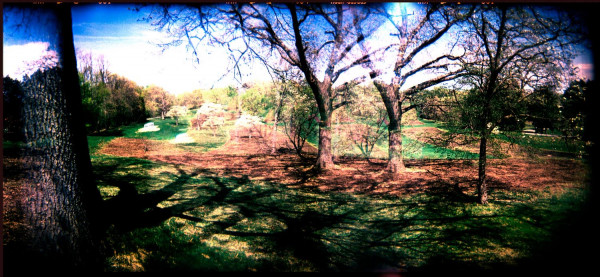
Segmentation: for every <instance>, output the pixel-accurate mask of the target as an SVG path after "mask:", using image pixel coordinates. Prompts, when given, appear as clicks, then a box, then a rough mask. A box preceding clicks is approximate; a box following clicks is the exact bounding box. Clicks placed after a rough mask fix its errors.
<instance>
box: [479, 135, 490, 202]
mask: <svg viewBox="0 0 600 277" xmlns="http://www.w3.org/2000/svg"><path fill="white" fill-rule="evenodd" d="M486 164H487V136H485V135H482V136H481V140H480V141H479V178H478V180H477V198H478V201H479V204H483V205H485V204H487V203H488V192H487V183H486V174H485V167H486Z"/></svg>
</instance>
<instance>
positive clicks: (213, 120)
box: [192, 102, 226, 136]
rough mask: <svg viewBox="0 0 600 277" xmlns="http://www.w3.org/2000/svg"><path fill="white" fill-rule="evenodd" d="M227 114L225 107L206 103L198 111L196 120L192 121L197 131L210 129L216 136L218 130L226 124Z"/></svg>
mask: <svg viewBox="0 0 600 277" xmlns="http://www.w3.org/2000/svg"><path fill="white" fill-rule="evenodd" d="M225 113H226V111H225V108H224V107H223V105H220V104H215V103H211V102H206V103H204V104H202V106H201V107H200V109H198V111H196V118H195V119H193V120H192V126H196V130H200V128H210V129H211V130H212V131H213V136H216V132H217V129H219V128H220V127H221V126H223V125H224V124H225Z"/></svg>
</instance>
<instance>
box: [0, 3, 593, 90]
mask: <svg viewBox="0 0 600 277" xmlns="http://www.w3.org/2000/svg"><path fill="white" fill-rule="evenodd" d="M132 7H133V6H131V5H125V4H112V5H100V4H79V5H75V6H74V7H73V9H72V16H73V38H74V44H75V48H76V50H78V51H83V52H91V53H92V54H93V55H94V56H96V57H97V56H100V55H101V56H103V57H104V59H105V60H106V61H107V65H108V70H109V71H110V72H112V73H116V74H118V75H121V76H123V77H126V78H128V79H130V80H132V81H134V82H136V83H137V84H138V85H141V86H148V85H157V86H160V87H163V88H164V89H165V90H166V91H168V92H171V93H173V94H180V93H183V92H189V91H193V90H195V89H209V88H211V87H213V86H214V87H225V86H227V85H233V86H239V84H237V83H236V82H235V81H234V80H233V79H232V78H231V77H226V78H224V79H222V80H221V81H220V82H217V81H218V80H219V78H221V77H222V76H223V74H224V73H225V72H226V65H227V63H226V62H225V61H226V60H227V57H226V53H225V51H224V50H223V49H219V48H205V49H203V50H204V51H203V52H201V53H200V64H194V63H193V62H192V57H193V56H192V54H191V53H190V52H189V51H187V50H186V48H185V43H184V44H182V45H180V46H178V47H170V48H168V49H166V50H164V49H161V48H160V47H158V46H157V45H155V44H154V43H156V42H159V41H164V40H166V39H167V37H166V35H165V34H164V33H161V32H159V31H156V30H154V29H153V27H152V26H151V25H150V23H148V22H144V21H141V20H140V19H141V18H142V17H143V16H144V15H145V13H144V12H135V11H133V10H131V9H130V8H132ZM409 13H410V11H409ZM5 21H6V20H5ZM47 27H48V26H43V24H42V26H40V27H38V28H40V29H43V28H47ZM30 32H32V34H30V35H29V36H28V37H26V38H25V37H21V36H19V35H14V33H11V32H8V33H7V26H6V24H5V26H4V34H5V36H4V41H3V43H4V45H3V46H4V49H3V52H4V53H3V54H4V59H3V60H4V64H3V72H4V76H7V75H8V76H11V77H13V78H18V79H20V78H21V77H22V75H23V74H30V73H32V70H33V69H32V68H33V67H35V66H40V64H39V62H38V64H36V61H38V60H39V57H42V56H44V57H46V59H44V61H45V62H44V63H43V64H42V65H41V66H48V65H52V64H53V63H56V52H54V49H52V43H51V42H48V40H49V39H48V38H42V37H38V36H36V33H35V30H30ZM50 40H51V39H50ZM162 50H164V52H163V51H162ZM575 62H576V63H577V64H579V67H580V69H581V72H582V75H583V76H582V77H588V78H591V76H592V73H593V66H592V64H591V56H589V55H588V56H582V57H580V58H578V59H577V60H576V61H575ZM253 71H255V72H254V73H255V74H253V75H251V76H249V78H258V79H260V80H263V81H266V80H268V79H269V78H268V74H266V73H265V71H264V70H261V68H260V66H257V67H255V69H253ZM246 80H248V79H246ZM246 80H244V81H246Z"/></svg>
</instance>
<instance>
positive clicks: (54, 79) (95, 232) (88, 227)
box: [16, 4, 103, 272]
mask: <svg viewBox="0 0 600 277" xmlns="http://www.w3.org/2000/svg"><path fill="white" fill-rule="evenodd" d="M48 11H49V12H50V14H51V15H52V16H53V17H54V19H55V22H51V23H50V24H54V23H55V24H56V27H57V28H56V30H57V33H58V41H56V42H54V43H55V44H57V50H58V51H57V52H58V53H59V65H60V67H55V68H52V69H47V70H45V71H44V72H42V71H37V72H36V73H34V74H33V75H32V76H31V77H27V78H26V79H25V82H24V93H25V97H24V107H23V127H24V136H25V139H26V149H25V151H24V155H25V156H24V161H25V162H24V165H23V166H24V167H25V168H24V171H25V177H24V178H23V181H22V182H23V183H22V185H23V188H24V189H25V191H26V192H27V193H26V197H24V199H23V200H22V202H21V203H20V205H21V208H22V211H23V215H24V220H25V224H26V225H27V226H28V232H27V234H25V237H26V238H27V242H26V245H25V247H24V248H23V249H19V250H18V251H19V252H20V253H17V254H16V255H17V256H18V255H23V257H25V258H26V261H27V263H28V266H26V267H24V268H18V270H19V271H21V270H22V271H40V270H44V271H45V272H46V271H97V270H100V269H101V265H102V260H101V255H100V243H99V239H100V235H101V233H102V230H103V229H102V228H101V227H102V225H100V224H99V223H100V221H99V207H100V205H101V201H102V200H101V197H100V193H99V191H98V188H97V187H96V186H95V183H94V182H93V178H92V176H91V174H92V170H91V163H90V156H89V150H88V144H87V138H86V134H85V125H84V123H83V121H82V120H81V119H82V118H83V117H82V116H81V114H82V111H83V110H82V104H81V93H80V88H79V81H78V75H77V67H76V60H75V50H74V46H73V34H72V25H71V24H72V23H71V6H70V5H66V4H63V5H56V6H54V7H52V8H49V9H48Z"/></svg>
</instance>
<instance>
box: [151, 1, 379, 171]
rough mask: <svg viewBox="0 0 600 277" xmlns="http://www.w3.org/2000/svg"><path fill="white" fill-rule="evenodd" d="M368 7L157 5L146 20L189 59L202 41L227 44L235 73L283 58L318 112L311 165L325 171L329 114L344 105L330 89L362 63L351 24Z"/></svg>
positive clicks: (364, 17)
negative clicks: (188, 53)
mask: <svg viewBox="0 0 600 277" xmlns="http://www.w3.org/2000/svg"><path fill="white" fill-rule="evenodd" d="M369 7H370V6H369V5H365V6H359V5H354V6H346V5H323V4H313V5H294V4H253V3H239V4H234V5H216V6H205V5H200V6H193V7H190V6H188V7H185V8H173V7H172V6H161V8H153V11H152V13H151V15H150V16H149V17H148V18H152V19H154V18H157V19H156V20H153V24H154V25H155V26H157V28H158V29H161V30H166V31H168V32H170V33H171V34H172V35H174V36H175V39H174V40H173V41H171V42H168V43H165V44H164V45H166V46H170V45H179V44H181V43H187V45H188V46H189V48H190V49H191V51H192V52H193V54H194V56H195V57H199V55H198V53H199V52H198V49H199V47H201V46H202V45H203V44H202V43H218V44H219V45H223V46H225V47H227V49H228V50H229V51H230V53H231V55H232V57H233V59H232V60H233V64H232V66H231V68H232V70H233V71H234V73H237V75H238V76H241V69H242V64H244V63H245V61H246V60H245V59H250V58H253V59H257V60H259V61H261V62H263V63H264V64H272V61H274V60H284V61H285V62H287V63H288V64H289V65H291V66H292V67H294V68H296V69H298V70H299V71H301V72H302V73H303V75H304V79H305V80H306V83H307V84H308V85H309V87H310V88H311V90H312V93H313V97H314V100H315V102H316V105H317V108H318V113H319V146H318V149H319V151H318V155H317V161H316V167H317V168H318V169H328V168H331V167H332V166H333V155H332V147H331V115H332V113H333V111H334V110H336V109H337V108H339V107H341V106H343V105H345V104H347V103H348V102H347V99H343V97H342V93H341V91H343V90H341V91H340V90H336V89H334V87H335V85H336V82H338V81H340V78H341V77H342V76H343V74H344V73H346V72H348V71H349V70H350V69H352V68H354V67H356V66H358V65H360V64H362V63H364V62H366V61H367V59H366V57H365V55H363V54H360V51H359V50H358V45H359V44H360V43H362V42H363V41H364V40H365V36H364V35H361V36H359V35H357V32H356V31H355V27H356V26H357V25H360V24H362V21H365V20H367V19H368V18H369V14H370V12H369V10H370V8H369ZM355 10H360V11H361V12H356V11H355ZM371 24H374V25H376V24H377V21H372V22H371ZM365 33H366V34H367V35H368V33H367V32H365ZM366 55H368V54H366ZM197 60H199V58H197ZM340 82H341V81H340Z"/></svg>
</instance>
